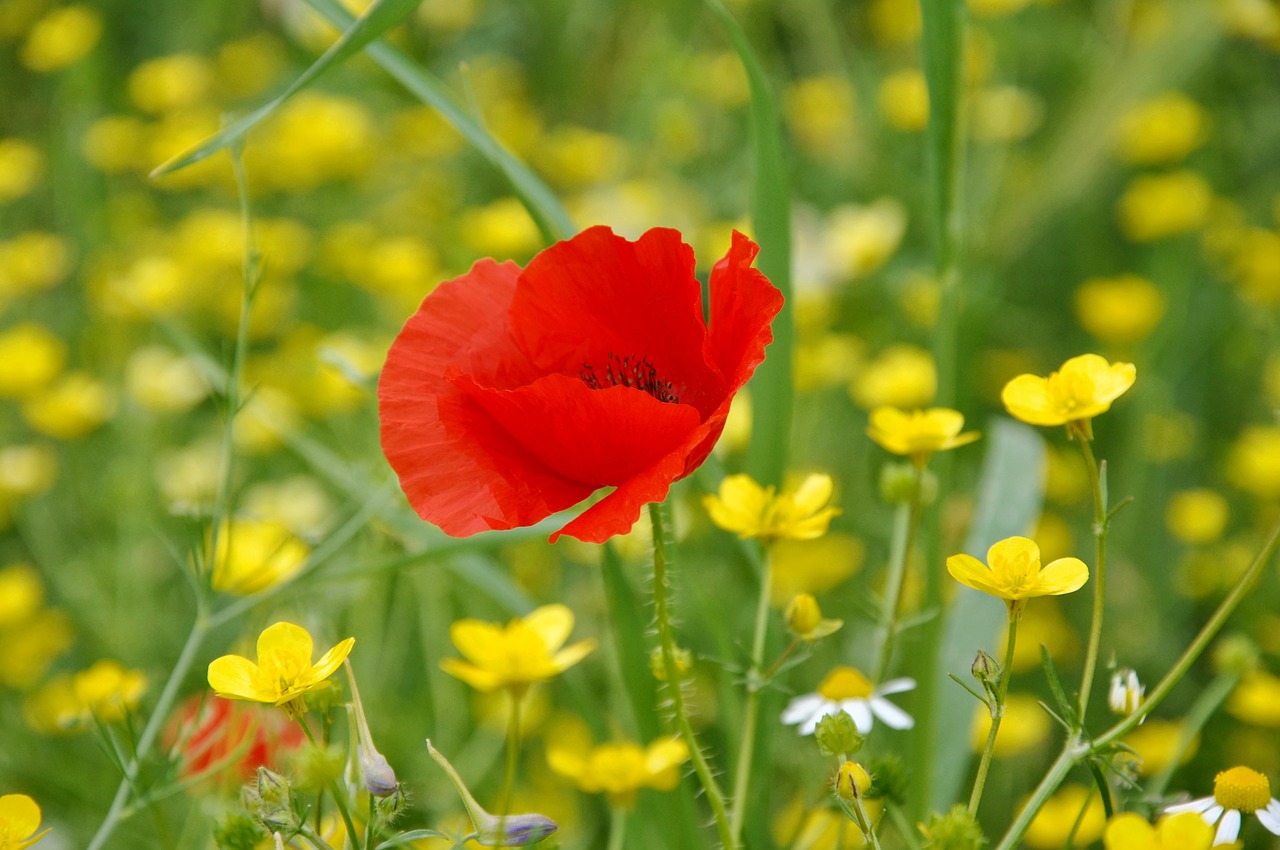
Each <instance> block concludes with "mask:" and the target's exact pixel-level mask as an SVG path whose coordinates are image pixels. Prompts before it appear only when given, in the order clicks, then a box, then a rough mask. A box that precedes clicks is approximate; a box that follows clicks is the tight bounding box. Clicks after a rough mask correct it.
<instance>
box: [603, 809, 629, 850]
mask: <svg viewBox="0 0 1280 850" xmlns="http://www.w3.org/2000/svg"><path fill="white" fill-rule="evenodd" d="M626 835H627V810H626V809H624V808H623V807H622V806H610V808H609V846H608V848H607V850H622V845H623V843H624V841H625V839H626Z"/></svg>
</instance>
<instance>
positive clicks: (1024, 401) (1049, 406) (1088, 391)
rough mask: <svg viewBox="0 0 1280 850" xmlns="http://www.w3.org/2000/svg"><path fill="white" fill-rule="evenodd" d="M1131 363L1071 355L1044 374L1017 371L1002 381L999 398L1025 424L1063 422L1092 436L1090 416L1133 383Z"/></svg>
mask: <svg viewBox="0 0 1280 850" xmlns="http://www.w3.org/2000/svg"><path fill="white" fill-rule="evenodd" d="M1136 377H1137V370H1136V369H1135V368H1134V365H1133V364H1132V363H1108V362H1107V360H1106V358H1105V357H1101V356H1099V355H1097V354H1081V355H1079V356H1078V357H1072V358H1071V359H1070V360H1068V361H1067V362H1066V363H1063V364H1062V368H1061V369H1059V370H1058V371H1057V372H1053V373H1051V374H1050V375H1049V377H1047V378H1041V377H1039V376H1037V375H1019V376H1017V377H1016V378H1014V379H1013V380H1011V381H1009V383H1007V384H1005V385H1004V390H1002V391H1001V393H1000V400H1001V401H1003V402H1004V406H1005V409H1007V410H1008V411H1009V415H1011V416H1012V417H1013V418H1015V419H1020V420H1022V421H1023V422H1026V423H1027V424H1029V425H1066V426H1067V427H1068V431H1069V432H1070V433H1071V434H1073V435H1075V434H1079V435H1081V436H1083V437H1084V438H1085V439H1091V438H1092V437H1093V429H1092V427H1091V420H1092V419H1093V417H1095V416H1097V415H1098V414H1100V413H1106V412H1107V411H1108V410H1110V409H1111V402H1113V401H1115V400H1116V399H1117V398H1119V397H1120V396H1122V395H1124V393H1125V391H1126V390H1128V389H1129V387H1131V386H1133V382H1134V379H1135V378H1136Z"/></svg>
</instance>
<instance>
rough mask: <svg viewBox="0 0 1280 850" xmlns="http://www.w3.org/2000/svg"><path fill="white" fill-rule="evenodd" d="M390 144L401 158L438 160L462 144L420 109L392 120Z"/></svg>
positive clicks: (444, 123) (445, 123)
mask: <svg viewBox="0 0 1280 850" xmlns="http://www.w3.org/2000/svg"><path fill="white" fill-rule="evenodd" d="M419 8H422V7H421V6H419ZM390 143H391V146H392V148H393V149H394V150H396V151H400V152H402V153H403V154H404V155H407V156H414V157H421V158H422V159H432V160H440V159H446V158H448V157H450V156H453V155H454V154H455V153H457V152H458V151H460V150H462V149H463V147H464V146H465V144H466V141H465V140H464V139H463V138H462V136H461V134H459V133H458V131H457V130H455V129H454V128H453V126H452V125H451V124H449V122H448V121H447V120H446V119H445V118H444V117H443V116H441V115H440V113H439V112H437V111H436V110H434V109H432V108H431V107H430V106H426V105H422V106H410V107H407V108H405V109H401V110H400V111H398V112H396V113H395V114H394V115H393V116H392V118H391V128H390Z"/></svg>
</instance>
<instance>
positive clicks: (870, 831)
mask: <svg viewBox="0 0 1280 850" xmlns="http://www.w3.org/2000/svg"><path fill="white" fill-rule="evenodd" d="M853 808H854V809H855V810H856V811H857V812H858V817H859V818H860V820H861V823H860V824H859V826H861V827H862V837H863V838H865V839H866V840H867V843H868V844H870V845H871V847H872V850H880V837H879V836H878V835H876V828H875V825H874V824H872V823H871V818H869V817H867V810H866V808H864V807H863V805H862V797H861V796H855V797H854V798H853ZM843 833H844V831H843V830H841V832H840V834H841V835H843Z"/></svg>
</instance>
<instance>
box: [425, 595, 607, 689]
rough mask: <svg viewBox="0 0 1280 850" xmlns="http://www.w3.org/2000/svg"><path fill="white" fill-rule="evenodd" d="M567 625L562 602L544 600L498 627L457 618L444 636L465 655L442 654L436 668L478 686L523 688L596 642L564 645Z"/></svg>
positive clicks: (566, 666)
mask: <svg viewBox="0 0 1280 850" xmlns="http://www.w3.org/2000/svg"><path fill="white" fill-rule="evenodd" d="M571 631H573V612H572V611H570V610H569V609H568V607H566V606H564V605H544V606H542V607H541V608H537V609H535V610H534V611H532V612H531V613H529V614H528V615H527V616H525V617H517V618H516V619H514V620H511V621H510V622H509V623H507V625H506V626H505V627H504V626H502V625H500V624H498V623H486V622H483V621H481V620H469V619H468V620H458V621H456V622H455V623H454V624H453V625H452V626H450V627H449V638H450V640H452V641H453V645H454V646H455V647H457V648H458V651H459V652H461V653H462V654H463V656H465V658H466V660H465V661H464V660H462V659H460V658H446V659H444V660H442V661H441V662H440V669H442V670H444V671H445V672H446V673H448V674H449V675H451V676H456V677H457V678H459V679H461V680H462V681H464V682H466V683H467V684H468V685H470V686H471V687H473V688H475V689H476V690H478V691H491V690H494V689H495V688H507V689H508V690H510V691H511V693H512V694H513V695H517V696H518V695H520V694H523V693H524V692H525V691H526V690H527V689H528V688H529V686H530V685H532V684H533V683H534V682H541V681H544V680H546V679H550V678H553V677H555V676H558V675H560V674H561V673H563V672H564V671H565V670H567V669H569V668H570V667H572V666H573V665H575V664H577V663H578V662H579V661H581V660H582V659H583V658H586V656H587V654H588V653H589V652H591V651H592V650H593V649H595V647H596V642H595V640H592V639H587V640H583V641H579V642H577V643H575V644H573V645H572V646H568V647H565V648H563V649H561V647H564V643H565V641H566V640H568V639H569V633H570V632H571Z"/></svg>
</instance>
